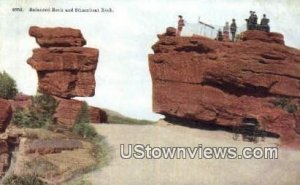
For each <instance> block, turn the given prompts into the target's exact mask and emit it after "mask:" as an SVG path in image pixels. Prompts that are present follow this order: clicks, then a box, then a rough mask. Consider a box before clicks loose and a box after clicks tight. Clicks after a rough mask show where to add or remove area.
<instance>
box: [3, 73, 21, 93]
mask: <svg viewBox="0 0 300 185" xmlns="http://www.w3.org/2000/svg"><path fill="white" fill-rule="evenodd" d="M17 93H18V89H17V85H16V81H15V80H14V79H13V78H12V77H11V76H9V74H8V73H6V72H5V71H3V72H0V98H4V99H13V98H14V97H15V96H16V94H17Z"/></svg>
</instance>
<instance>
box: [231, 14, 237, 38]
mask: <svg viewBox="0 0 300 185" xmlns="http://www.w3.org/2000/svg"><path fill="white" fill-rule="evenodd" d="M236 30H237V26H236V23H235V19H232V23H231V24H230V32H231V40H232V42H234V39H235V33H236Z"/></svg>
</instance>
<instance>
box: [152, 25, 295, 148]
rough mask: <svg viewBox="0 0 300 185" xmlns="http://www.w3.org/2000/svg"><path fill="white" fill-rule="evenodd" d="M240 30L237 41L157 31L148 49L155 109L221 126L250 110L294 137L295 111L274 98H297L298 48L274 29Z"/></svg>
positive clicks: (288, 137) (288, 138)
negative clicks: (285, 41)
mask: <svg viewBox="0 0 300 185" xmlns="http://www.w3.org/2000/svg"><path fill="white" fill-rule="evenodd" d="M243 35H244V41H242V42H238V43H230V42H219V41H215V40H211V39H208V38H204V37H172V36H166V35H159V41H158V42H157V43H156V44H155V45H153V47H152V49H153V51H154V53H155V54H150V55H149V65H150V72H151V76H152V81H153V109H154V111H155V112H157V113H160V114H163V115H166V116H174V117H179V118H185V119H191V120H196V121H199V122H206V123H210V124H219V125H225V126H232V125H237V124H239V123H240V122H241V120H242V119H243V118H244V117H246V116H254V117H256V118H257V119H258V120H259V121H260V122H261V123H262V124H263V125H265V126H266V130H267V131H270V132H273V133H277V134H279V135H280V137H281V139H282V141H284V142H285V143H292V142H295V141H297V142H298V141H299V140H298V138H299V135H298V134H297V133H296V132H295V129H296V120H295V116H293V114H291V113H289V112H288V111H287V109H282V108H280V107H278V106H275V105H274V104H276V103H274V102H278V101H280V98H287V99H289V101H295V100H299V98H300V51H299V50H297V49H294V48H290V47H286V46H284V45H283V37H282V38H281V36H279V34H275V33H265V32H261V31H247V32H245V33H244V34H243ZM274 35H275V36H274ZM280 40H281V41H280ZM296 106H297V105H296ZM298 106H300V105H298ZM293 111H296V110H293ZM299 144H300V143H299Z"/></svg>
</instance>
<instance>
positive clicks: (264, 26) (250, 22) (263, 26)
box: [245, 11, 270, 32]
mask: <svg viewBox="0 0 300 185" xmlns="http://www.w3.org/2000/svg"><path fill="white" fill-rule="evenodd" d="M257 19H258V18H257V15H256V13H255V12H254V11H250V16H249V18H248V19H245V20H246V22H247V30H262V31H266V32H270V26H269V22H270V20H269V19H268V18H267V17H266V14H263V18H262V19H261V21H260V24H258V23H257Z"/></svg>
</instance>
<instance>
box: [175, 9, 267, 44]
mask: <svg viewBox="0 0 300 185" xmlns="http://www.w3.org/2000/svg"><path fill="white" fill-rule="evenodd" d="M178 17H179V20H178V27H177V36H180V35H181V32H182V29H183V27H184V26H185V21H184V19H183V17H182V15H179V16H178ZM257 19H258V18H257V15H256V13H255V12H254V11H250V17H249V18H248V19H245V20H246V22H247V30H261V31H266V32H270V26H269V22H270V20H269V19H268V18H267V17H266V14H263V18H262V19H261V22H260V24H258V23H257ZM236 32H237V25H236V22H235V19H232V22H231V24H230V26H229V23H228V22H226V23H225V26H224V27H223V32H222V30H221V29H219V30H218V33H217V37H216V40H219V41H223V40H230V39H229V33H231V41H232V42H235V40H236Z"/></svg>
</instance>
